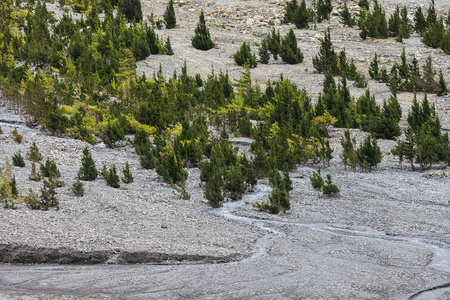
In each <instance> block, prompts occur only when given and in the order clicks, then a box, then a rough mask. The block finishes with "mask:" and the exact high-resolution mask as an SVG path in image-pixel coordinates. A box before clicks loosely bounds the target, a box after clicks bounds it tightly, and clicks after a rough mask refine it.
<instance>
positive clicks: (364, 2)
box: [358, 0, 369, 11]
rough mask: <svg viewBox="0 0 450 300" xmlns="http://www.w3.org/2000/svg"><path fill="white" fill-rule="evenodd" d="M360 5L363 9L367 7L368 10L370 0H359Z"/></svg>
mask: <svg viewBox="0 0 450 300" xmlns="http://www.w3.org/2000/svg"><path fill="white" fill-rule="evenodd" d="M358 6H359V7H361V8H362V9H365V10H366V11H368V10H369V0H359V1H358Z"/></svg>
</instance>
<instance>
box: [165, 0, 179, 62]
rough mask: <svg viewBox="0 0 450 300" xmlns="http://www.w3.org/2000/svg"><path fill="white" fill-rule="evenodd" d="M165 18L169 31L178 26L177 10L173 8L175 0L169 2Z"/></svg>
mask: <svg viewBox="0 0 450 300" xmlns="http://www.w3.org/2000/svg"><path fill="white" fill-rule="evenodd" d="M163 18H164V23H165V24H166V28H167V29H172V28H175V26H176V25H177V19H176V17H175V9H174V8H173V0H169V3H168V4H167V6H166V11H165V12H164V15H163ZM169 55H170V54H169Z"/></svg>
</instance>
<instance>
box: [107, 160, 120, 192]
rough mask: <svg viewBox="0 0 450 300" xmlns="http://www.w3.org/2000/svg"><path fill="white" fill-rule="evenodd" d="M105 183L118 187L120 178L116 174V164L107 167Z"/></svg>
mask: <svg viewBox="0 0 450 300" xmlns="http://www.w3.org/2000/svg"><path fill="white" fill-rule="evenodd" d="M105 180H106V184H107V185H109V186H110V187H113V188H119V187H120V184H119V182H120V178H119V175H117V169H116V165H114V164H113V165H112V166H111V167H110V168H109V171H107V172H106V176H105Z"/></svg>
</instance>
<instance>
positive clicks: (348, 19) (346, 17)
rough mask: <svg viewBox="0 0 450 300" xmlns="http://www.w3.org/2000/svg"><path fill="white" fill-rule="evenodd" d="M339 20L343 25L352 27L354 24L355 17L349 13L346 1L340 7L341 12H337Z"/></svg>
mask: <svg viewBox="0 0 450 300" xmlns="http://www.w3.org/2000/svg"><path fill="white" fill-rule="evenodd" d="M339 21H340V22H341V23H342V24H344V26H349V27H352V26H354V25H356V20H355V17H353V16H352V15H351V13H350V10H349V9H348V6H347V1H344V6H343V7H342V8H341V12H340V13H339Z"/></svg>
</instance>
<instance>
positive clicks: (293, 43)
mask: <svg viewBox="0 0 450 300" xmlns="http://www.w3.org/2000/svg"><path fill="white" fill-rule="evenodd" d="M280 57H281V59H282V60H283V61H284V62H286V63H288V64H299V63H301V62H302V61H303V53H302V51H301V50H300V48H298V47H297V37H296V36H295V34H294V31H293V30H292V28H291V29H290V30H289V32H288V34H287V35H286V36H285V37H284V38H283V40H282V41H281V46H280Z"/></svg>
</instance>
